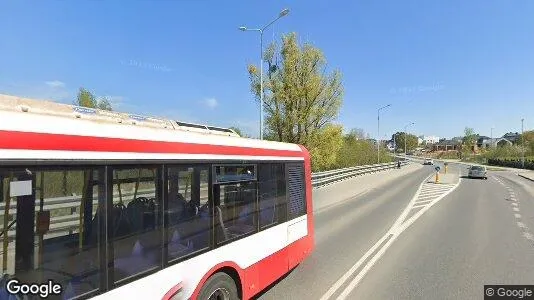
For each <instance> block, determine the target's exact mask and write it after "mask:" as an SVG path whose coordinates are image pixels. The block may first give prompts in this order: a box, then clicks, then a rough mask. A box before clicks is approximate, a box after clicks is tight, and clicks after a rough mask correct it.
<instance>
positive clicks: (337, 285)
mask: <svg viewBox="0 0 534 300" xmlns="http://www.w3.org/2000/svg"><path fill="white" fill-rule="evenodd" d="M431 177H432V175H430V176H428V177H427V178H425V180H424V181H423V183H421V184H420V185H419V188H418V189H417V191H416V192H415V195H414V197H413V198H412V200H410V202H409V203H408V205H407V206H406V208H404V211H403V212H402V213H401V214H400V216H399V217H398V218H397V220H396V221H395V223H394V224H393V225H392V226H391V228H390V229H389V230H388V232H387V233H386V234H384V236H382V238H380V239H379V240H378V241H377V242H376V243H375V244H374V245H373V246H372V247H371V248H370V249H369V250H367V252H366V253H365V254H364V255H363V256H362V257H361V258H360V259H359V260H358V261H357V262H356V263H355V264H354V265H353V266H352V267H351V268H350V269H349V270H348V271H347V272H345V274H343V276H341V278H339V279H338V280H337V281H336V282H335V283H334V284H333V285H332V286H331V287H330V289H328V291H326V293H325V294H324V295H323V296H322V297H321V299H320V300H327V299H329V298H330V297H332V295H333V294H334V293H335V292H336V291H337V290H338V289H339V288H340V287H341V286H342V285H343V284H344V283H345V282H346V281H347V280H348V279H349V277H350V276H352V274H354V272H356V270H358V268H360V266H361V265H362V264H363V263H364V262H365V261H366V260H367V258H368V257H369V256H371V255H372V254H373V253H374V252H375V251H376V249H377V248H378V247H379V246H380V245H381V244H382V243H383V242H384V241H385V240H386V238H388V237H389V235H390V232H391V231H392V229H393V228H395V227H397V226H398V224H399V220H403V219H404V218H406V216H407V215H408V213H409V212H410V210H411V207H412V206H413V203H414V202H415V200H416V199H417V196H419V193H420V192H421V189H422V188H423V185H424V184H425V183H426V181H427V180H428V179H429V178H431Z"/></svg>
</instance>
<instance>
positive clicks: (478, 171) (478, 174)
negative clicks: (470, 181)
mask: <svg viewBox="0 0 534 300" xmlns="http://www.w3.org/2000/svg"><path fill="white" fill-rule="evenodd" d="M487 173H488V172H487V170H486V167H485V166H470V167H469V172H468V173H467V177H469V178H483V179H488V174H487Z"/></svg>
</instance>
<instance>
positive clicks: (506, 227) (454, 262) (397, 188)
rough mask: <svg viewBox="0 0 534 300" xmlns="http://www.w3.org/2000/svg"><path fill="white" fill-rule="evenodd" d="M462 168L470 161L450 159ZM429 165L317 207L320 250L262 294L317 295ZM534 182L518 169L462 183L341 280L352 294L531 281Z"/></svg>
mask: <svg viewBox="0 0 534 300" xmlns="http://www.w3.org/2000/svg"><path fill="white" fill-rule="evenodd" d="M449 169H450V170H451V172H458V171H459V170H460V171H461V172H462V173H463V175H465V173H466V169H465V166H458V165H451V166H450V167H449ZM431 173H432V167H425V168H424V169H421V170H419V171H416V172H414V173H412V174H411V175H409V176H405V177H401V178H398V179H395V180H394V181H391V184H389V185H387V186H384V187H382V188H379V189H375V190H372V191H371V192H368V193H366V194H364V195H360V196H358V197H356V198H353V199H350V200H349V201H344V202H342V203H341V204H339V205H336V206H333V207H332V208H328V209H326V210H322V211H320V212H319V213H318V214H316V217H315V221H316V249H315V252H314V253H313V255H312V256H311V257H310V258H309V259H308V260H307V261H305V262H304V263H303V264H301V265H300V266H299V267H297V268H296V269H295V270H294V271H293V272H291V273H290V274H289V275H288V276H286V277H285V278H283V279H282V280H280V282H278V283H277V284H276V285H274V286H273V287H271V288H270V289H268V290H267V291H265V292H264V293H263V294H262V295H260V296H259V299H320V298H321V297H322V296H323V295H324V294H325V293H326V292H327V291H328V290H329V289H331V287H332V286H333V285H335V284H337V283H339V279H340V278H341V277H342V276H343V275H344V274H345V273H346V272H347V270H348V269H350V268H351V266H353V265H354V264H355V263H356V262H357V261H358V260H360V258H362V256H364V254H365V253H366V252H367V251H368V249H369V248H371V247H372V246H373V245H374V244H375V243H376V242H377V241H378V240H379V239H380V238H381V237H382V236H383V235H384V234H386V233H387V232H388V229H389V228H390V227H391V226H392V225H393V224H394V222H395V220H396V219H397V217H398V216H399V215H400V214H401V212H402V211H403V210H404V208H405V207H406V206H407V205H408V203H409V202H410V200H411V199H412V198H413V196H414V194H415V193H416V191H417V190H418V187H419V185H420V184H421V182H423V180H424V179H425V178H426V177H428V176H429V175H430V174H431ZM533 234H534V182H532V181H529V180H527V179H524V178H521V177H519V176H517V175H515V174H513V173H511V172H506V171H496V172H489V179H488V180H476V179H467V178H463V179H462V181H461V183H460V185H459V186H458V187H457V188H456V189H454V190H453V191H452V192H450V193H449V194H448V195H446V196H445V197H444V198H443V199H441V200H440V201H439V202H437V203H436V204H435V205H433V206H432V207H430V209H429V210H428V211H426V212H425V213H424V214H423V215H422V216H421V217H420V218H418V219H417V220H416V221H415V222H414V223H413V224H412V225H411V226H410V227H408V228H407V229H406V230H405V231H403V232H402V233H401V234H399V236H398V237H397V239H396V240H394V241H393V242H392V243H391V245H390V247H389V248H388V249H387V250H385V252H384V253H383V255H382V256H381V257H380V259H378V260H377V261H376V263H375V264H374V265H373V266H371V267H370V268H369V270H368V272H367V273H366V274H365V276H363V277H362V279H361V281H358V283H357V284H356V285H355V286H352V285H350V284H349V283H350V282H351V281H354V277H355V275H356V274H358V273H359V272H360V271H361V270H360V269H358V271H356V272H355V273H354V275H351V276H349V277H347V280H346V281H344V282H342V284H341V285H340V286H339V289H336V290H335V292H334V293H332V295H331V296H330V298H329V299H336V298H337V297H338V296H339V295H340V293H341V291H344V292H345V296H346V297H345V299H482V298H483V292H484V291H483V286H484V284H534V267H532V266H534V237H533Z"/></svg>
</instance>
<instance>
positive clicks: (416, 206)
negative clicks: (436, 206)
mask: <svg viewBox="0 0 534 300" xmlns="http://www.w3.org/2000/svg"><path fill="white" fill-rule="evenodd" d="M427 205H428V203H426V204H418V205H414V206H413V207H412V209H414V208H421V207H425V206H427Z"/></svg>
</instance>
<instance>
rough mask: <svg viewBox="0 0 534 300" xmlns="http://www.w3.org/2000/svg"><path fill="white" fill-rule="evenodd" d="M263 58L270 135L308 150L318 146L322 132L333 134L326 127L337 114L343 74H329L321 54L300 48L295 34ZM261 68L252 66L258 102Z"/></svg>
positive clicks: (252, 76)
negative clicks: (318, 139)
mask: <svg viewBox="0 0 534 300" xmlns="http://www.w3.org/2000/svg"><path fill="white" fill-rule="evenodd" d="M264 58H265V61H266V64H267V66H268V67H267V68H265V69H266V70H265V74H264V76H263V78H264V111H265V125H266V127H267V128H265V131H266V136H267V137H269V138H271V139H274V140H276V141H283V142H289V143H297V144H302V145H304V146H306V147H308V148H310V146H311V145H316V144H317V143H318V142H317V140H316V139H317V138H318V137H320V136H323V135H322V133H323V132H325V131H328V130H333V129H332V128H329V129H327V126H328V125H329V124H330V123H331V122H332V121H333V120H334V119H335V118H336V117H337V116H338V114H339V110H340V107H341V104H342V99H343V85H342V82H341V74H340V73H339V71H333V72H332V73H330V74H328V73H327V70H326V60H325V57H324V55H323V53H322V51H321V50H320V49H318V48H316V47H314V46H312V45H310V44H304V45H302V46H301V45H299V44H298V42H297V35H296V34H295V33H291V34H288V35H285V36H283V38H282V43H281V45H278V44H277V43H273V44H271V45H270V46H269V47H268V48H267V49H266V50H265V53H264ZM258 70H259V68H258V67H257V66H255V65H249V66H248V73H249V77H250V81H251V89H252V93H253V94H254V96H255V97H256V99H258V100H259V99H260V80H259V78H260V74H259V71H258ZM319 144H320V145H326V144H325V143H322V142H321V143H319ZM328 147H330V146H328Z"/></svg>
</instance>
